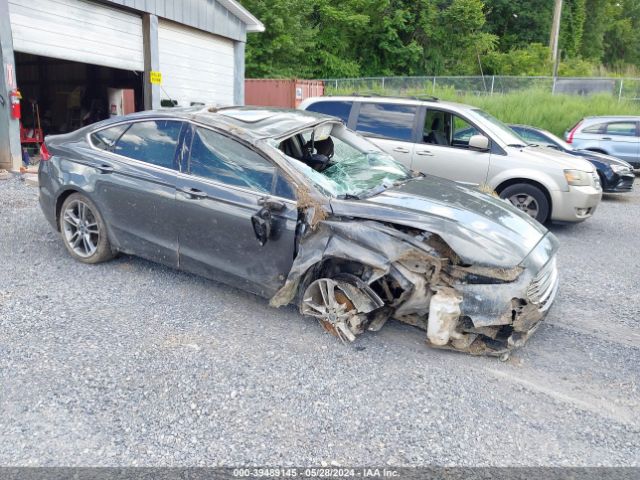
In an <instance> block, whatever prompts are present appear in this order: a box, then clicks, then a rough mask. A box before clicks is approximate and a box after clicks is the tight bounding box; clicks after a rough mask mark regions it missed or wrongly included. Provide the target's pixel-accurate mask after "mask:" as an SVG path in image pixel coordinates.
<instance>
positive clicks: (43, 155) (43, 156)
mask: <svg viewBox="0 0 640 480" xmlns="http://www.w3.org/2000/svg"><path fill="white" fill-rule="evenodd" d="M50 158H51V154H50V153H49V150H48V149H47V144H46V143H44V142H43V143H42V145H41V146H40V160H43V161H45V162H46V161H47V160H49V159H50Z"/></svg>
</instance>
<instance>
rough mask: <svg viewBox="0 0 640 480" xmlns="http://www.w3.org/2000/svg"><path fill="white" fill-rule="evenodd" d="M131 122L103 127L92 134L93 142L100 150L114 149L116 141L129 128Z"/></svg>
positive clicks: (110, 150)
mask: <svg viewBox="0 0 640 480" xmlns="http://www.w3.org/2000/svg"><path fill="white" fill-rule="evenodd" d="M129 125H130V124H129V123H125V124H123V125H117V126H115V127H110V128H103V129H102V130H99V131H97V132H95V133H92V134H91V143H93V146H94V147H96V148H99V149H100V150H107V151H109V152H112V151H113V147H114V145H115V144H116V141H117V140H118V139H119V138H120V135H122V134H123V133H124V131H125V130H126V129H127V128H129Z"/></svg>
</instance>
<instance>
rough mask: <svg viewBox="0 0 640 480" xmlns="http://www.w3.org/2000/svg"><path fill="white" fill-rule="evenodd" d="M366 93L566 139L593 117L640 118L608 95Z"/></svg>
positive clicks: (633, 106) (631, 106) (638, 109)
mask: <svg viewBox="0 0 640 480" xmlns="http://www.w3.org/2000/svg"><path fill="white" fill-rule="evenodd" d="M327 93H328V94H334V95H340V94H342V95H350V94H352V93H353V90H350V91H347V89H344V90H335V89H331V88H327ZM362 93H370V94H385V95H394V94H395V95H398V94H399V95H401V96H419V95H431V94H433V95H435V96H436V97H438V98H439V99H441V100H449V101H453V102H459V103H466V104H468V105H473V106H476V107H479V108H481V109H483V110H486V111H487V112H489V113H491V114H492V115H493V116H495V117H497V118H499V119H500V120H502V121H503V122H505V123H521V124H523V125H533V126H536V127H540V128H544V129H546V130H549V131H550V132H553V133H555V134H556V135H559V136H562V135H563V133H564V131H565V130H567V129H568V128H571V127H572V126H573V125H575V124H576V123H577V122H578V121H579V120H580V119H581V118H584V117H587V116H591V115H640V102H634V101H628V100H622V101H621V102H618V99H617V98H615V97H613V96H611V95H608V94H600V95H591V96H588V97H585V96H579V95H564V94H558V95H552V94H551V93H550V92H548V91H544V90H537V89H530V90H521V91H518V92H511V93H504V94H494V95H492V96H488V95H475V94H473V93H464V92H458V91H456V90H454V89H452V88H440V89H438V88H436V90H435V92H432V90H431V89H429V90H428V91H424V90H422V91H420V90H405V91H403V92H401V93H398V92H388V91H381V90H380V89H375V88H374V89H372V90H367V91H366V92H362Z"/></svg>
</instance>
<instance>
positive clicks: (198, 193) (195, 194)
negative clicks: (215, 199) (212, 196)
mask: <svg viewBox="0 0 640 480" xmlns="http://www.w3.org/2000/svg"><path fill="white" fill-rule="evenodd" d="M178 190H179V191H181V192H182V193H184V194H185V195H187V196H188V197H189V198H193V199H195V200H200V199H201V198H207V197H208V196H209V195H207V194H206V193H205V192H203V191H202V190H198V189H197V188H180V189H178Z"/></svg>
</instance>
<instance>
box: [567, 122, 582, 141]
mask: <svg viewBox="0 0 640 480" xmlns="http://www.w3.org/2000/svg"><path fill="white" fill-rule="evenodd" d="M580 125H582V120H580V121H579V122H578V123H576V124H575V125H574V127H573V128H572V129H571V130H570V131H569V135H567V143H573V136H574V135H575V133H576V131H577V130H578V128H579V127H580Z"/></svg>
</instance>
